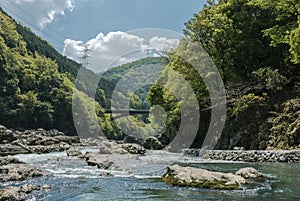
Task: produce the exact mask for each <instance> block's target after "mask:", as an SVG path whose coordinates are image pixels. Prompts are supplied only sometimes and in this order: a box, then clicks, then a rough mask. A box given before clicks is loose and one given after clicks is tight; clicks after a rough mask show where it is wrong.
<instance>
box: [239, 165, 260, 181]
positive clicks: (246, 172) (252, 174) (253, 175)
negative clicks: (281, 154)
mask: <svg viewBox="0 0 300 201" xmlns="http://www.w3.org/2000/svg"><path fill="white" fill-rule="evenodd" d="M235 174H236V175H239V176H241V177H243V178H245V179H257V178H262V177H263V175H262V173H260V172H258V171H257V170H256V169H254V168H253V167H245V168H241V169H239V170H238V171H236V172H235Z"/></svg>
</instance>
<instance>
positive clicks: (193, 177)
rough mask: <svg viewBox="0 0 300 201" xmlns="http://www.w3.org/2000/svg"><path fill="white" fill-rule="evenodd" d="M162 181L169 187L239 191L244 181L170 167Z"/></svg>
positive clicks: (202, 170)
mask: <svg viewBox="0 0 300 201" xmlns="http://www.w3.org/2000/svg"><path fill="white" fill-rule="evenodd" d="M162 180H163V181H164V182H166V183H168V184H170V185H177V186H187V187H197V188H209V189H241V187H242V185H243V184H246V180H245V179H244V178H243V177H241V176H238V175H234V174H232V173H222V172H212V171H208V170H205V169H201V168H193V167H182V166H179V165H172V166H169V167H168V168H167V173H166V174H165V175H163V176H162Z"/></svg>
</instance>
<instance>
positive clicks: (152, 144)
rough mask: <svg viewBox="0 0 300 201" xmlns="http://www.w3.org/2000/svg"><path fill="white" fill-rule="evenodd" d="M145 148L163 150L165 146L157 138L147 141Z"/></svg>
mask: <svg viewBox="0 0 300 201" xmlns="http://www.w3.org/2000/svg"><path fill="white" fill-rule="evenodd" d="M144 147H145V148H146V149H151V150H159V149H162V148H163V144H162V143H161V142H160V141H159V140H158V139H157V138H156V137H149V138H147V139H146V140H145V143H144Z"/></svg>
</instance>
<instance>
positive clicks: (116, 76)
mask: <svg viewBox="0 0 300 201" xmlns="http://www.w3.org/2000/svg"><path fill="white" fill-rule="evenodd" d="M166 64H167V61H166V59H165V58H161V57H148V58H144V59H140V60H137V61H133V62H130V63H126V64H123V65H120V66H116V67H113V68H111V69H109V70H107V71H105V72H103V73H100V74H99V76H100V77H101V79H100V82H99V88H100V89H103V91H104V94H105V98H106V100H107V103H106V105H103V107H108V108H109V107H110V104H109V100H110V99H111V96H112V93H113V90H114V88H115V86H116V84H117V83H118V81H119V80H120V79H121V78H122V77H124V76H125V75H127V74H128V73H129V71H134V70H135V69H137V68H139V67H149V68H151V65H161V66H165V65H166ZM131 76H133V75H131ZM145 76H149V75H147V74H145V73H143V72H142V71H139V74H138V75H136V76H134V79H143V78H144V77H145ZM149 89H150V86H145V87H143V88H142V89H140V90H138V91H137V92H136V95H137V96H136V101H135V103H133V105H135V107H137V108H140V109H141V108H145V107H149V104H147V103H146V97H147V94H148V92H149Z"/></svg>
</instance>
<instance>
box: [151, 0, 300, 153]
mask: <svg viewBox="0 0 300 201" xmlns="http://www.w3.org/2000/svg"><path fill="white" fill-rule="evenodd" d="M184 32H185V37H186V38H188V39H190V40H193V41H196V42H198V43H200V44H201V45H202V47H203V49H204V50H205V51H206V52H207V53H208V54H209V55H210V57H211V58H212V59H213V61H214V62H215V64H216V66H217V67H218V70H219V72H220V73H221V76H222V78H223V81H224V84H225V87H226V89H227V99H228V104H227V120H226V124H225V129H224V130H223V133H222V136H221V139H220V140H219V141H218V146H217V147H216V148H218V149H232V148H233V147H235V146H237V147H244V148H246V149H274V148H276V149H295V148H298V149H299V148H300V87H299V86H300V1H299V0H289V1H287V0H276V1H274V0H222V1H212V0H209V1H207V4H206V5H205V6H204V8H203V9H202V10H201V11H200V12H199V13H197V14H195V15H194V17H193V18H192V19H191V20H190V21H188V22H187V23H186V29H185V30H184ZM185 47H188V45H187V46H184V45H183V46H182V47H179V48H178V49H177V51H182V52H185V53H186V54H187V55H189V52H188V50H187V49H186V48H185ZM180 48H181V49H180ZM190 54H191V53H190ZM200 57H201V55H198V57H197V55H194V56H193V57H190V58H189V59H190V60H189V61H188V62H196V61H198V60H197V59H199V58H200ZM188 62H187V61H184V60H182V59H181V58H180V57H178V56H176V54H174V55H172V56H171V58H170V64H169V65H168V66H167V68H171V69H174V70H175V71H177V72H179V73H181V74H182V75H184V77H185V78H186V79H187V80H188V81H189V83H190V85H191V86H192V87H193V89H194V91H195V93H196V95H197V98H198V102H199V105H200V106H201V107H202V108H208V109H207V110H205V111H203V112H201V117H200V118H201V121H200V125H199V127H200V129H199V131H198V135H197V139H196V140H195V142H194V146H195V147H201V144H202V142H203V139H204V137H205V135H206V133H207V129H208V127H209V123H210V121H209V120H210V115H211V114H210V110H209V108H210V107H211V105H210V102H209V101H207V100H209V97H208V96H209V95H208V91H207V87H206V86H205V83H204V82H203V80H202V79H201V77H200V76H199V75H198V76H196V75H197V72H195V69H193V68H192V66H190V65H189V63H188ZM211 73H212V72H208V74H207V76H210V75H211ZM160 80H161V81H162V82H164V83H165V84H166V85H167V84H168V77H163V76H162V77H161V79H160ZM176 84H177V85H176V86H173V87H174V88H177V89H178V90H180V89H182V87H181V85H180V83H176ZM149 99H150V100H151V103H152V104H153V105H159V104H162V105H163V106H164V108H165V109H166V110H167V111H168V112H167V114H168V120H167V126H166V127H167V131H166V132H165V133H166V134H167V135H168V137H170V138H173V137H174V136H175V135H176V132H177V131H178V129H179V125H180V112H178V111H180V108H179V104H178V102H177V101H176V98H174V97H173V96H172V95H171V94H170V93H169V92H168V91H167V90H165V89H163V88H162V87H158V86H154V87H152V89H151V93H150V96H149ZM170 108H171V109H170ZM212 123H213V124H215V123H216V122H212Z"/></svg>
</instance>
